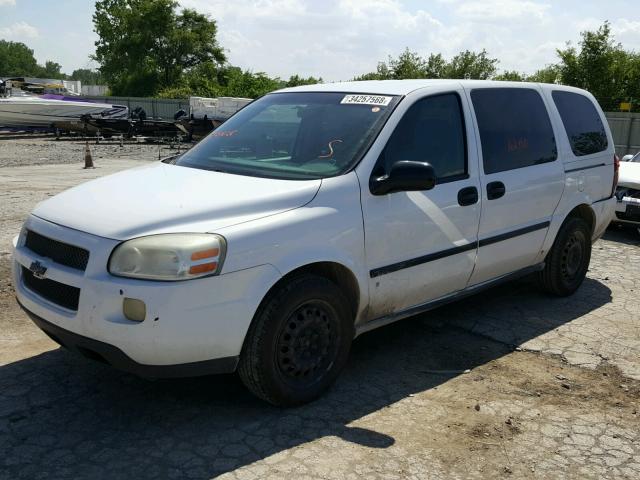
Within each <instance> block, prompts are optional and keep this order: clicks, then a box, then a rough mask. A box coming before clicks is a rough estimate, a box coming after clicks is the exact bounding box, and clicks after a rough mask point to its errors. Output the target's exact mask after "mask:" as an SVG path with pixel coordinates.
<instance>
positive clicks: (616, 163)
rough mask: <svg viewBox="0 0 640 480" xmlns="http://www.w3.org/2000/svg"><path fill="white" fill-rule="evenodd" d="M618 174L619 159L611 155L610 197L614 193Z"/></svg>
mask: <svg viewBox="0 0 640 480" xmlns="http://www.w3.org/2000/svg"><path fill="white" fill-rule="evenodd" d="M619 174H620V158H619V157H618V155H616V154H615V153H614V154H613V185H612V186H611V196H612V197H613V194H614V193H616V187H617V186H618V175H619Z"/></svg>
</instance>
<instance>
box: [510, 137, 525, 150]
mask: <svg viewBox="0 0 640 480" xmlns="http://www.w3.org/2000/svg"><path fill="white" fill-rule="evenodd" d="M528 148H529V140H528V139H527V138H524V137H520V138H508V139H507V152H517V151H518V150H526V149H528Z"/></svg>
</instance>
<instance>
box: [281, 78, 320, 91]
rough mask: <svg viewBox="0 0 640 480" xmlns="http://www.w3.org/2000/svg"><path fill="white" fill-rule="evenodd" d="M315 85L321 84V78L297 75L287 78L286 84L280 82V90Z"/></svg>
mask: <svg viewBox="0 0 640 480" xmlns="http://www.w3.org/2000/svg"><path fill="white" fill-rule="evenodd" d="M316 83H322V77H320V78H315V77H308V78H304V77H300V76H299V75H292V76H290V77H289V80H287V81H286V82H282V84H281V88H284V87H297V86H299V85H315V84H316Z"/></svg>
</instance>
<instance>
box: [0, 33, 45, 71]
mask: <svg viewBox="0 0 640 480" xmlns="http://www.w3.org/2000/svg"><path fill="white" fill-rule="evenodd" d="M40 68H41V67H39V66H38V62H37V61H36V59H35V57H34V56H33V50H31V49H30V48H29V47H27V46H26V45H25V44H24V43H21V42H8V41H6V40H0V76H4V77H22V76H35V75H37V74H38V71H39V70H40Z"/></svg>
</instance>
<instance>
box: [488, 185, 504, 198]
mask: <svg viewBox="0 0 640 480" xmlns="http://www.w3.org/2000/svg"><path fill="white" fill-rule="evenodd" d="M506 191H507V189H506V188H505V186H504V183H502V182H490V183H487V199H488V200H495V199H496V198H500V197H502V196H504V194H505V192H506Z"/></svg>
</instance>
